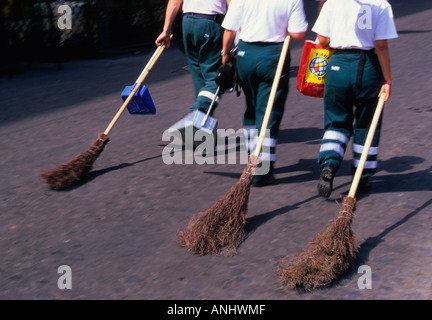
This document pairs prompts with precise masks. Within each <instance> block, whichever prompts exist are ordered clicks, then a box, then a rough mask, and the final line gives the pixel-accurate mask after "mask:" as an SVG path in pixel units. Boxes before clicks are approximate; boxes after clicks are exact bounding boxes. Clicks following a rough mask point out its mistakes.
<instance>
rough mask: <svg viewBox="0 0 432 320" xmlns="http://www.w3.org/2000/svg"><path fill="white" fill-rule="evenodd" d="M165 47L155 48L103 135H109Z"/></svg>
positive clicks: (164, 44) (163, 45) (162, 45)
mask: <svg viewBox="0 0 432 320" xmlns="http://www.w3.org/2000/svg"><path fill="white" fill-rule="evenodd" d="M171 38H172V35H171ZM165 47H166V43H165V42H163V43H162V44H161V45H160V46H158V47H157V49H156V51H155V52H154V53H153V56H152V57H151V58H150V60H149V62H148V63H147V65H146V66H145V68H144V69H143V71H142V72H141V74H140V76H139V77H138V79H137V80H136V83H135V87H134V88H133V90H132V91H131V93H130V94H129V96H128V97H127V99H126V100H125V101H124V102H123V104H122V106H121V107H120V109H119V110H118V111H117V113H116V115H115V116H114V118H113V119H112V120H111V122H110V124H109V125H108V127H107V128H106V129H105V131H104V134H106V135H108V134H109V133H110V131H111V129H112V128H113V127H114V125H115V123H116V122H117V120H118V119H119V118H120V115H121V114H122V113H123V111H124V109H125V108H126V107H127V105H128V104H129V103H130V102H131V100H132V98H133V97H134V95H135V94H136V92H137V91H138V89H139V87H140V86H141V85H142V83H143V82H144V79H145V78H146V77H147V75H148V74H149V73H150V71H151V70H152V68H153V66H154V64H155V63H156V61H157V59H159V57H160V55H161V54H162V52H163V51H164V49H165Z"/></svg>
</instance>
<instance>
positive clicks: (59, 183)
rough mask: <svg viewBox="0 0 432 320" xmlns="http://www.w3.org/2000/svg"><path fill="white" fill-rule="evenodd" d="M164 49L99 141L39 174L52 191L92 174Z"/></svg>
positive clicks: (154, 55)
mask: <svg viewBox="0 0 432 320" xmlns="http://www.w3.org/2000/svg"><path fill="white" fill-rule="evenodd" d="M164 49H165V43H163V44H162V45H160V46H158V48H157V49H156V51H155V52H154V54H153V55H152V57H151V58H150V60H149V61H148V63H147V65H146V66H145V68H144V69H143V71H142V72H141V74H140V76H139V77H138V79H137V81H136V83H135V86H134V88H133V90H132V91H131V92H130V94H129V96H128V97H127V98H126V99H125V100H124V102H123V104H122V105H121V107H120V109H119V110H118V112H117V113H116V115H115V116H114V118H113V119H112V120H111V122H110V123H109V125H108V127H107V128H106V129H105V131H104V132H100V133H99V134H98V138H97V140H96V141H94V142H93V143H92V145H91V146H90V147H89V148H88V149H87V150H85V151H83V152H81V153H80V154H78V155H77V156H75V157H74V158H73V159H72V160H70V161H69V162H67V163H63V164H60V165H58V166H57V167H55V168H52V169H45V170H41V171H40V172H39V177H40V178H41V179H42V180H44V181H45V182H46V183H47V184H48V185H49V186H50V187H51V189H54V190H61V189H66V188H69V187H71V186H73V185H75V184H77V183H78V182H80V181H81V180H82V179H83V178H84V177H85V176H86V175H87V174H88V173H89V172H90V170H91V169H92V167H93V163H94V162H95V161H96V159H97V158H98V157H99V155H100V154H101V153H102V151H103V149H104V147H105V145H106V144H107V143H108V142H109V140H110V139H109V137H108V134H109V133H110V131H111V129H112V128H113V126H114V125H115V123H116V122H117V120H118V119H119V118H120V115H121V114H122V113H123V111H124V110H125V108H126V107H127V106H128V105H129V103H130V102H131V100H132V99H133V98H134V96H135V94H136V93H137V91H138V89H140V87H141V85H142V83H143V81H144V79H145V78H146V77H147V75H148V74H149V73H150V71H151V69H152V68H153V66H154V64H155V63H156V61H157V59H158V58H159V57H160V55H161V54H162V52H163V50H164Z"/></svg>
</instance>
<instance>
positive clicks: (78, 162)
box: [39, 132, 109, 190]
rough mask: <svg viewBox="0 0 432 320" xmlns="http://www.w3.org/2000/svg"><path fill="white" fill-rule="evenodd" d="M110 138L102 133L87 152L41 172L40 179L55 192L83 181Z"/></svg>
mask: <svg viewBox="0 0 432 320" xmlns="http://www.w3.org/2000/svg"><path fill="white" fill-rule="evenodd" d="M108 141H109V137H108V136H107V135H106V134H104V133H103V132H100V133H99V135H98V139H97V140H96V141H94V142H93V144H92V145H91V146H90V147H89V148H88V149H87V150H85V151H83V152H81V153H80V154H78V155H77V156H76V157H75V158H73V159H72V160H70V161H69V162H67V163H63V164H60V165H58V166H57V167H55V168H52V169H46V170H42V171H40V172H39V177H40V178H41V179H43V180H45V182H46V183H47V184H48V185H49V186H50V187H51V188H52V189H54V190H61V189H66V188H68V187H71V186H73V185H75V184H77V183H78V182H79V181H81V179H82V178H84V177H85V176H86V175H87V173H88V172H89V171H90V170H91V169H92V167H93V163H94V162H95V161H96V159H97V158H98V157H99V155H100V154H101V152H102V151H103V149H104V147H105V145H106V144H107V143H108Z"/></svg>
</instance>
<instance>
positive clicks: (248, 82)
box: [222, 0, 308, 186]
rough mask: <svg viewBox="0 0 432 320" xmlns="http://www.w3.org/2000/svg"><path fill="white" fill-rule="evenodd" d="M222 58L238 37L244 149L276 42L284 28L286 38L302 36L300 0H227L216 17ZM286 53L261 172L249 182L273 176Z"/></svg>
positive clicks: (261, 109) (262, 103) (259, 113)
mask: <svg viewBox="0 0 432 320" xmlns="http://www.w3.org/2000/svg"><path fill="white" fill-rule="evenodd" d="M222 27H223V28H224V29H225V31H224V37H223V49H222V56H223V58H222V63H225V62H226V61H227V60H228V59H229V57H228V54H229V52H230V49H231V48H232V46H233V43H234V41H235V40H238V41H239V43H238V47H237V53H236V63H237V72H238V81H239V82H240V85H241V87H242V89H243V91H244V94H245V97H246V111H245V113H244V117H243V127H244V130H245V134H246V138H247V147H248V151H249V152H251V151H253V150H254V148H255V144H254V141H255V143H256V138H257V136H258V135H259V131H260V129H261V124H262V121H263V117H264V113H265V109H266V106H267V102H268V99H269V95H270V90H271V86H272V84H273V79H274V77H275V73H276V68H277V64H278V60H279V57H280V54H281V49H282V44H283V41H284V40H285V37H286V36H287V35H288V34H289V35H290V36H291V38H293V39H295V40H298V41H301V40H303V38H304V36H305V34H306V31H307V27H308V23H307V21H306V18H305V13H304V10H303V1H302V0H286V1H279V0H266V1H262V0H232V1H231V4H230V6H229V8H228V11H227V14H226V17H225V19H224V21H223V23H222ZM289 68H290V54H289V53H288V54H287V57H286V61H285V64H284V68H283V72H282V76H281V79H280V82H279V87H278V90H277V93H276V97H275V101H274V105H273V109H272V113H271V116H270V121H269V124H268V129H269V130H270V137H268V138H266V139H265V140H264V144H263V147H262V153H261V155H260V158H261V159H262V160H263V161H267V162H268V163H266V164H263V167H266V168H270V170H269V172H268V173H267V174H261V175H256V176H255V179H254V182H253V185H254V186H265V185H268V184H271V183H274V182H275V181H276V179H275V177H274V174H273V169H274V162H275V160H276V154H275V150H276V144H277V139H278V134H279V126H280V123H281V120H282V117H283V114H284V109H285V101H286V98H287V95H288V80H289Z"/></svg>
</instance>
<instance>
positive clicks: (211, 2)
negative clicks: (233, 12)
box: [183, 0, 227, 14]
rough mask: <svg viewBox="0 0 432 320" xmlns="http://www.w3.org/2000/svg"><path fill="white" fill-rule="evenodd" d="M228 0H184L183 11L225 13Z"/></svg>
mask: <svg viewBox="0 0 432 320" xmlns="http://www.w3.org/2000/svg"><path fill="white" fill-rule="evenodd" d="M226 9H227V7H226V0H183V13H190V12H193V13H203V14H225V13H226Z"/></svg>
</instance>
